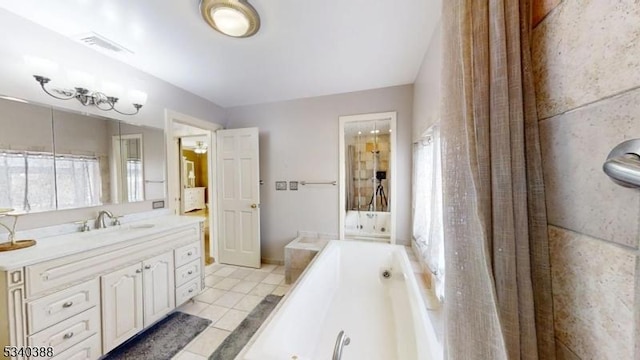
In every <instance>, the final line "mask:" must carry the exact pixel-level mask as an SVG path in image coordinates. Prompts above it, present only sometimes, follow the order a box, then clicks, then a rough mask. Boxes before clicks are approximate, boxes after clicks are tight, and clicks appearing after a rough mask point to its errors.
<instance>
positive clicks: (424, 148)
mask: <svg viewBox="0 0 640 360" xmlns="http://www.w3.org/2000/svg"><path fill="white" fill-rule="evenodd" d="M442 211H443V206H442V170H441V156H440V133H439V131H438V128H437V125H434V126H432V127H431V128H430V129H429V130H428V131H427V132H426V133H425V134H424V135H423V136H422V138H421V139H420V140H419V141H418V142H416V143H414V144H413V240H414V241H415V244H416V246H417V248H418V250H419V253H420V255H421V257H422V260H423V261H424V263H425V264H426V265H427V266H428V267H429V269H430V270H431V272H432V273H433V274H434V276H435V279H436V286H435V289H436V295H437V296H438V297H439V298H440V299H441V300H442V299H443V298H444V234H443V229H442V226H443V225H442Z"/></svg>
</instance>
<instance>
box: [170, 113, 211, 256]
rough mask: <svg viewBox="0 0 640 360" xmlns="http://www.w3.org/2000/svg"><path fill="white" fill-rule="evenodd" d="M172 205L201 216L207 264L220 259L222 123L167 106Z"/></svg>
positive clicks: (177, 211)
mask: <svg viewBox="0 0 640 360" xmlns="http://www.w3.org/2000/svg"><path fill="white" fill-rule="evenodd" d="M165 115H166V123H165V128H166V129H167V131H166V136H167V137H166V141H167V170H168V174H167V188H168V191H169V196H168V197H167V199H168V206H169V208H171V209H174V211H175V213H176V214H178V215H186V216H201V217H204V218H205V219H206V220H205V222H204V236H203V244H202V248H203V250H204V251H203V253H204V254H205V262H206V264H211V263H213V262H217V259H218V256H217V246H216V244H217V219H216V217H215V216H214V214H216V202H217V199H216V197H215V196H216V183H217V181H216V176H215V174H216V142H215V131H216V130H218V129H220V128H222V126H220V125H218V124H215V123H211V122H208V121H204V120H200V119H196V118H193V117H190V116H188V115H184V114H180V113H177V112H173V111H170V110H167V111H166V113H165Z"/></svg>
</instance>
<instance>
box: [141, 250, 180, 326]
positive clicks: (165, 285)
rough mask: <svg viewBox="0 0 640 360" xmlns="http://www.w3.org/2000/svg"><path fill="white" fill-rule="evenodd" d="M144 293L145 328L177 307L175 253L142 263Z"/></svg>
mask: <svg viewBox="0 0 640 360" xmlns="http://www.w3.org/2000/svg"><path fill="white" fill-rule="evenodd" d="M142 269H143V270H142V271H143V272H142V273H143V276H142V279H143V281H142V287H143V293H144V326H145V327H147V326H149V325H151V324H153V323H154V322H156V320H159V319H160V318H162V317H163V316H164V315H166V314H168V313H169V312H170V311H171V310H173V308H174V307H175V303H176V301H175V300H176V299H175V292H176V288H175V279H174V275H175V272H174V267H173V251H170V252H167V253H165V254H162V255H159V256H156V257H154V258H151V259H149V260H145V261H144V262H143V263H142Z"/></svg>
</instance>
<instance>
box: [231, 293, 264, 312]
mask: <svg viewBox="0 0 640 360" xmlns="http://www.w3.org/2000/svg"><path fill="white" fill-rule="evenodd" d="M262 299H264V297H262V296H257V295H247V296H245V297H243V298H242V299H241V300H240V301H239V302H238V303H237V304H236V305H235V306H234V307H233V308H234V309H236V310H242V311H251V310H253V308H254V307H256V305H258V304H260V301H262Z"/></svg>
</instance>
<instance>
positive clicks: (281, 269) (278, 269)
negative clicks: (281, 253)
mask: <svg viewBox="0 0 640 360" xmlns="http://www.w3.org/2000/svg"><path fill="white" fill-rule="evenodd" d="M271 273H272V274H280V275H284V266H278V267H276V268H275V269H273V271H272V272H271Z"/></svg>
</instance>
